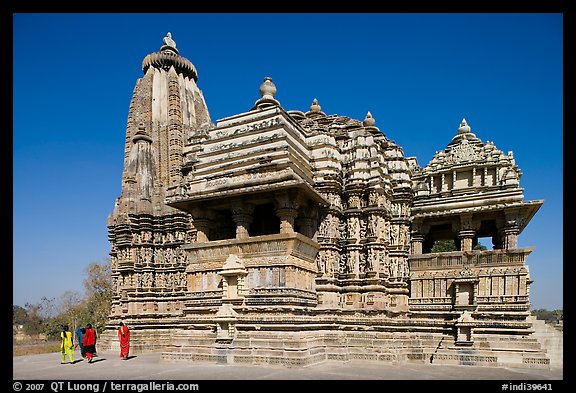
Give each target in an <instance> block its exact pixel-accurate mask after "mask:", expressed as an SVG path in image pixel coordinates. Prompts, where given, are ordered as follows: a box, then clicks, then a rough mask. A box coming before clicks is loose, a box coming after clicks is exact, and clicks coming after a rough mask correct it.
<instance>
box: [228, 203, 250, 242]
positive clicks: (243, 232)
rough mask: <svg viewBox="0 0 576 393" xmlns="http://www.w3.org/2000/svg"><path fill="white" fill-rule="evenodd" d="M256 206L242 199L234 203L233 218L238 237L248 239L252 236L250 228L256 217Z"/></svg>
mask: <svg viewBox="0 0 576 393" xmlns="http://www.w3.org/2000/svg"><path fill="white" fill-rule="evenodd" d="M253 212H254V206H253V205H251V204H249V203H244V202H242V201H236V202H233V203H232V220H233V221H234V223H235V224H236V239H246V238H248V237H250V234H249V232H248V230H249V229H250V224H251V223H252V221H253V219H254V217H252V213H253Z"/></svg>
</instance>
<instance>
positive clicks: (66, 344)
mask: <svg viewBox="0 0 576 393" xmlns="http://www.w3.org/2000/svg"><path fill="white" fill-rule="evenodd" d="M60 338H61V339H62V341H61V342H60V351H61V352H62V361H61V362H60V364H66V355H68V358H69V359H70V364H74V342H73V340H72V332H71V331H69V330H68V325H64V326H62V332H60Z"/></svg>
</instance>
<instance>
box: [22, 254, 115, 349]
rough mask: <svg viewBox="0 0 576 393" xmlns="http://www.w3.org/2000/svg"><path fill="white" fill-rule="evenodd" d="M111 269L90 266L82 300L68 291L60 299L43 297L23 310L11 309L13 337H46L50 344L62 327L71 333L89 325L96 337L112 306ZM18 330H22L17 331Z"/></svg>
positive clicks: (26, 305)
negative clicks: (72, 330) (71, 330)
mask: <svg viewBox="0 0 576 393" xmlns="http://www.w3.org/2000/svg"><path fill="white" fill-rule="evenodd" d="M111 273H112V266H111V261H110V260H109V259H108V260H106V262H105V263H103V264H100V263H97V262H92V263H90V264H89V265H88V266H87V268H86V274H87V277H86V279H85V280H84V282H83V284H84V290H85V296H84V297H82V295H80V294H79V293H78V292H75V291H67V292H65V293H64V294H63V295H62V296H61V297H60V299H56V298H50V299H49V298H47V297H43V298H42V299H41V300H40V302H38V303H35V304H31V303H26V304H25V305H24V307H21V306H18V305H13V334H16V333H17V332H19V331H21V332H22V333H24V334H25V335H28V336H31V337H39V335H42V334H44V335H46V337H47V338H48V339H49V340H54V339H58V337H60V332H61V331H62V325H68V327H69V328H70V329H74V330H75V329H76V328H77V327H79V326H86V324H87V323H91V324H92V326H93V327H95V329H96V331H97V333H98V334H100V333H102V331H103V330H104V327H105V326H106V322H107V320H108V315H109V313H110V306H111V302H112V296H113V291H112V275H111ZM20 327H21V328H20Z"/></svg>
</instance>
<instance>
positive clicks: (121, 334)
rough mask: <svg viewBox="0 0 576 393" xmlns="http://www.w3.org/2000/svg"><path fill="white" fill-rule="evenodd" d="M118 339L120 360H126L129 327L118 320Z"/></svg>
mask: <svg viewBox="0 0 576 393" xmlns="http://www.w3.org/2000/svg"><path fill="white" fill-rule="evenodd" d="M118 339H119V340H120V357H121V358H122V360H127V359H128V353H129V352H130V329H128V325H126V324H125V323H124V322H120V327H119V328H118Z"/></svg>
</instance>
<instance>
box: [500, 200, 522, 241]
mask: <svg viewBox="0 0 576 393" xmlns="http://www.w3.org/2000/svg"><path fill="white" fill-rule="evenodd" d="M518 213H519V211H518V209H510V210H506V211H505V212H504V214H505V225H504V228H503V229H502V232H501V233H502V240H503V244H502V246H503V248H504V249H505V250H511V249H514V248H518V234H519V233H520V228H519V225H518V224H519V223H518V221H519V217H518Z"/></svg>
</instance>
